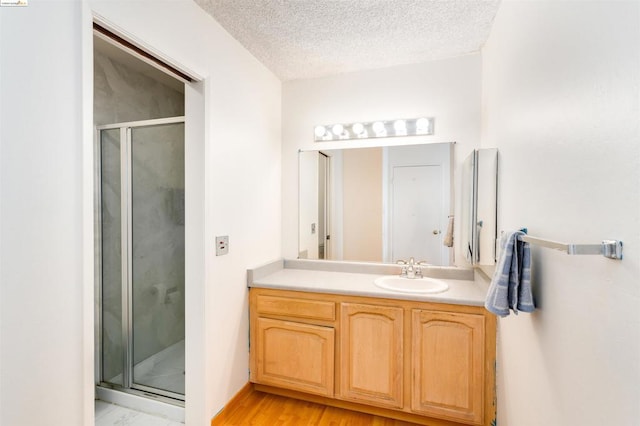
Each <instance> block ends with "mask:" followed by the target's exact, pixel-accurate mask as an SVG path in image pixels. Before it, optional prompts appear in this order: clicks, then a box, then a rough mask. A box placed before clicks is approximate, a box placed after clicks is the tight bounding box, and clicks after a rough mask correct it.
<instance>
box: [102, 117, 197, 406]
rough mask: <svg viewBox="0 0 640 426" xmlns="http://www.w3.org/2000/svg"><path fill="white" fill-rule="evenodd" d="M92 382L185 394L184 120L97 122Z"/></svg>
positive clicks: (146, 392)
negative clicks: (95, 353) (94, 307)
mask: <svg viewBox="0 0 640 426" xmlns="http://www.w3.org/2000/svg"><path fill="white" fill-rule="evenodd" d="M96 144H97V146H96V153H97V157H98V158H97V161H96V170H97V179H96V193H97V196H96V234H97V236H98V237H97V239H96V253H97V256H96V266H97V267H96V281H97V289H96V290H97V291H96V299H97V300H96V302H97V309H96V337H97V339H96V344H97V347H96V350H97V359H96V367H97V368H96V381H97V384H98V387H99V389H100V388H102V389H104V388H108V389H114V390H117V391H122V392H126V393H129V394H137V395H143V396H152V397H154V398H155V399H160V400H163V401H164V402H173V403H174V404H177V405H180V404H183V401H184V393H185V375H184V367H185V344H184V337H185V304H184V300H185V299H184V297H185V244H184V241H185V237H184V236H185V233H184V230H185V208H184V207H185V203H184V197H185V167H184V117H174V118H163V119H156V120H146V121H136V122H129V123H119V124H110V125H102V126H98V127H97V128H96Z"/></svg>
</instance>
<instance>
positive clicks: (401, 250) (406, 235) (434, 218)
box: [383, 144, 451, 265]
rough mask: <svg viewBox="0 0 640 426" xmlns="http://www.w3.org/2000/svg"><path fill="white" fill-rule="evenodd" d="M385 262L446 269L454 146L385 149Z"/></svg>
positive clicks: (439, 145)
mask: <svg viewBox="0 0 640 426" xmlns="http://www.w3.org/2000/svg"><path fill="white" fill-rule="evenodd" d="M383 162H384V169H385V171H386V176H385V177H384V178H383V181H384V182H386V189H383V191H384V193H385V198H386V200H384V201H383V206H384V211H383V214H384V215H385V216H386V219H385V220H384V223H385V226H386V231H385V233H386V235H387V236H386V238H384V240H385V247H384V251H385V254H384V261H385V262H397V261H398V260H405V261H408V260H409V258H411V257H413V258H414V259H415V260H416V261H424V262H427V263H429V264H431V265H448V264H449V253H450V251H449V249H448V247H445V246H444V244H443V240H444V235H445V233H446V228H447V224H448V216H449V214H450V188H451V180H450V174H451V171H450V170H451V145H450V144H427V145H406V146H394V147H388V148H384V159H383Z"/></svg>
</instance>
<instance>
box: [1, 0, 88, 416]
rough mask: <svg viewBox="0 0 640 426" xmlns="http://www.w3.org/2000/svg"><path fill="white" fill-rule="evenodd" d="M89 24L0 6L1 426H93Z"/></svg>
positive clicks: (75, 16) (76, 16)
mask: <svg viewBox="0 0 640 426" xmlns="http://www.w3.org/2000/svg"><path fill="white" fill-rule="evenodd" d="M81 22H82V5H81V3H80V2H67V1H65V2H38V1H34V2H30V4H29V6H28V7H21V8H7V7H2V8H0V74H1V76H2V77H1V80H0V93H1V95H0V110H1V111H2V114H1V115H0V120H1V124H0V200H1V201H0V203H1V204H0V237H1V238H0V246H1V247H0V300H1V304H0V305H1V307H0V312H1V317H0V327H1V328H0V359H1V362H2V369H1V370H0V388H1V389H2V394H1V395H0V424H2V425H8V426H9V425H25V426H27V425H37V424H56V425H63V424H65V425H84V424H86V422H85V421H84V420H85V419H86V418H87V417H86V415H85V414H86V413H85V411H84V409H85V406H86V404H85V403H86V402H87V401H88V400H87V398H86V396H87V394H86V392H85V384H86V383H87V382H88V380H87V379H89V380H90V379H91V378H92V373H90V374H89V377H87V371H86V368H84V367H85V364H84V363H85V362H86V361H87V360H86V358H85V353H86V352H85V345H86V346H88V347H89V348H91V347H92V346H91V345H92V339H91V336H89V337H88V340H86V336H85V334H84V333H83V331H84V330H85V329H84V324H83V315H84V306H83V294H84V291H83V286H84V285H85V282H83V276H84V275H83V274H84V270H83V262H84V260H85V259H86V258H85V257H83V238H84V236H83V186H84V182H83V158H84V157H83V147H82V135H83V110H82V108H83V101H82V78H81V72H82V66H83V64H82V25H81ZM90 259H91V257H89V260H90ZM91 363H92V362H91Z"/></svg>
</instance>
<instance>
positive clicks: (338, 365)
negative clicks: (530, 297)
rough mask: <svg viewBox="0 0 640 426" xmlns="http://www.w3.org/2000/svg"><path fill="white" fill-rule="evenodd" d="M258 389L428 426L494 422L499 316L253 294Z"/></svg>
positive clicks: (399, 303)
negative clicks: (496, 338)
mask: <svg viewBox="0 0 640 426" xmlns="http://www.w3.org/2000/svg"><path fill="white" fill-rule="evenodd" d="M250 314H251V381H252V382H254V383H255V384H256V389H258V390H262V391H267V392H272V393H277V394H281V395H285V396H290V397H295V398H300V399H305V400H309V401H313V402H319V403H323V404H326V405H334V406H338V407H343V408H349V409H352V410H358V411H363V412H368V413H372V414H377V415H381V416H386V417H391V418H396V419H400V420H406V421H410V422H414V423H417V424H425V425H432V426H455V425H478V426H490V425H491V424H492V421H493V420H495V413H496V409H495V333H496V321H495V317H494V316H493V315H492V314H490V313H488V312H487V311H486V310H484V309H483V308H482V307H477V306H462V305H450V304H439V303H426V302H416V301H408V300H395V299H378V298H371V297H360V296H349V295H337V294H319V293H307V292H298V291H284V290H271V289H261V288H252V289H251V292H250Z"/></svg>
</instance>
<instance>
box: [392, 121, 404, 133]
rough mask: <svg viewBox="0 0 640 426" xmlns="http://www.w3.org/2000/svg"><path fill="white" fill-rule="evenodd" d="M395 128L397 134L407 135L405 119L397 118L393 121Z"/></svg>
mask: <svg viewBox="0 0 640 426" xmlns="http://www.w3.org/2000/svg"><path fill="white" fill-rule="evenodd" d="M393 129H394V130H395V131H396V134H397V135H406V134H407V122H406V121H404V120H396V121H394V122H393Z"/></svg>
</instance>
